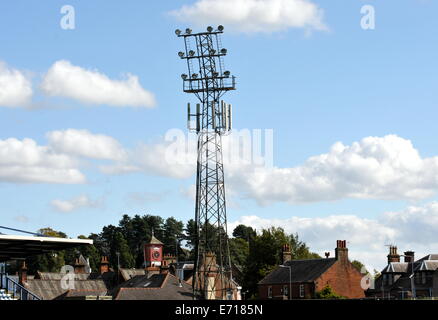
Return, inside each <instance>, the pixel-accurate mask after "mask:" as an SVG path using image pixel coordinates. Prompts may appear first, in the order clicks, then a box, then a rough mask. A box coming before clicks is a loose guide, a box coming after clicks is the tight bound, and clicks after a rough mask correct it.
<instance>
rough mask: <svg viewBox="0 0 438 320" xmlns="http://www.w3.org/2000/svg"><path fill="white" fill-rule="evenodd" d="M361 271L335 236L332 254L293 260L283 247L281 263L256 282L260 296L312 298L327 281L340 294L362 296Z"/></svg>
mask: <svg viewBox="0 0 438 320" xmlns="http://www.w3.org/2000/svg"><path fill="white" fill-rule="evenodd" d="M362 277H363V275H362V274H361V273H360V272H359V270H357V269H356V267H354V266H353V265H352V264H351V262H350V261H349V259H348V248H347V246H346V241H345V240H338V241H337V246H336V248H335V257H334V258H329V254H328V253H326V258H323V259H307V260H293V259H292V255H291V252H290V249H289V247H288V246H287V245H285V246H284V247H283V264H282V265H281V266H278V267H277V268H276V269H275V270H273V271H272V272H271V273H269V274H268V275H267V276H266V277H265V278H263V279H262V280H261V281H260V282H259V283H258V289H259V298H260V299H312V298H315V295H316V293H317V292H318V291H321V290H322V289H323V288H324V287H326V286H327V285H329V286H330V287H331V288H332V289H333V291H334V292H335V293H337V294H339V295H341V296H344V297H347V298H351V299H358V298H364V297H365V293H364V290H363V289H362V287H361V279H362Z"/></svg>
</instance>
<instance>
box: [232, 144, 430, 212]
mask: <svg viewBox="0 0 438 320" xmlns="http://www.w3.org/2000/svg"><path fill="white" fill-rule="evenodd" d="M229 175H230V177H229V179H228V180H227V181H230V182H231V183H232V184H235V185H236V186H238V187H239V189H240V190H242V191H244V192H246V196H247V197H250V198H253V199H256V200H257V201H259V203H261V204H267V203H270V202H290V203H300V202H317V201H332V200H338V199H342V198H362V199H367V198H373V199H408V200H417V199H424V198H428V197H431V196H433V195H434V194H436V192H437V190H438V157H432V158H421V157H420V155H419V153H418V151H417V150H416V149H415V148H414V147H413V145H412V143H411V141H409V140H406V139H403V138H401V137H398V136H396V135H387V136H384V137H367V138H364V139H362V140H361V141H359V142H354V143H352V144H351V145H350V146H346V145H344V144H342V143H341V142H337V143H335V144H334V145H333V146H332V148H331V149H330V151H329V152H328V153H326V154H321V155H318V156H314V157H311V158H309V159H308V160H307V161H306V162H305V163H304V164H303V165H301V166H298V167H292V168H272V169H269V168H260V167H254V166H247V167H241V168H239V169H238V170H236V171H234V172H229ZM236 189H237V187H236Z"/></svg>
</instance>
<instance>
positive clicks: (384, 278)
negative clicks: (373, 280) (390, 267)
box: [383, 273, 388, 286]
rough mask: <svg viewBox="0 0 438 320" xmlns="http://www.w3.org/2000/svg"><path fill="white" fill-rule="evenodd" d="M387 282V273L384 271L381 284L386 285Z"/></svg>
mask: <svg viewBox="0 0 438 320" xmlns="http://www.w3.org/2000/svg"><path fill="white" fill-rule="evenodd" d="M387 284H388V275H387V274H386V273H385V274H384V275H383V285H384V286H386V285H387Z"/></svg>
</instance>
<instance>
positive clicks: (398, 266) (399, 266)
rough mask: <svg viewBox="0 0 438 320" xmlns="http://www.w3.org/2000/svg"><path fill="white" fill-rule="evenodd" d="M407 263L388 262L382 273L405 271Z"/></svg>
mask: <svg viewBox="0 0 438 320" xmlns="http://www.w3.org/2000/svg"><path fill="white" fill-rule="evenodd" d="M408 267H409V263H407V262H390V263H389V264H388V265H387V266H386V267H385V268H384V269H383V270H382V273H405V272H407V270H408Z"/></svg>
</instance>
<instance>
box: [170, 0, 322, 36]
mask: <svg viewBox="0 0 438 320" xmlns="http://www.w3.org/2000/svg"><path fill="white" fill-rule="evenodd" d="M170 14H171V15H172V16H174V17H175V18H177V19H178V20H180V21H183V22H189V23H194V24H196V25H202V26H206V25H210V24H212V25H218V24H223V25H225V26H226V27H230V28H231V29H233V30H234V31H238V32H245V33H251V32H275V31H282V30H287V29H289V28H305V29H307V30H327V27H326V25H325V24H324V21H323V15H324V13H323V10H322V9H321V8H319V7H318V6H317V5H316V4H314V3H313V2H311V1H309V0H198V1H196V2H195V3H194V4H191V5H184V6H182V7H181V8H180V9H178V10H174V11H171V12H170Z"/></svg>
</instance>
